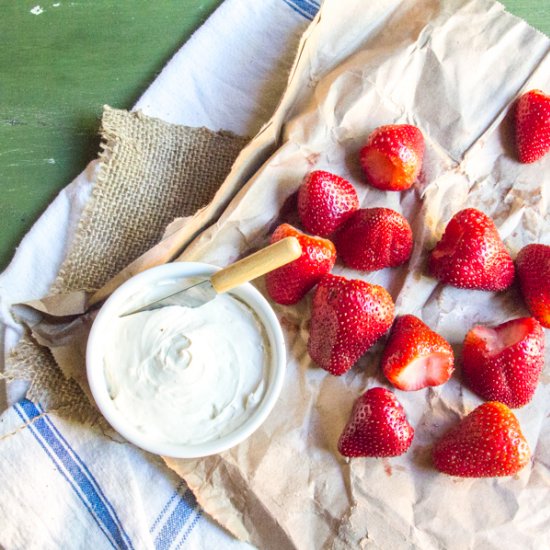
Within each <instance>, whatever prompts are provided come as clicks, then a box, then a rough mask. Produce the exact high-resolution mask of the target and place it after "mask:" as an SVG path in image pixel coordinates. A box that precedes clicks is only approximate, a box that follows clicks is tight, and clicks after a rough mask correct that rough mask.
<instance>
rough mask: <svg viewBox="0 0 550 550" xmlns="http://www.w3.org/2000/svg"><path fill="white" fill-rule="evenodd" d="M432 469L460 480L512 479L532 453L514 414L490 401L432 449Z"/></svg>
mask: <svg viewBox="0 0 550 550" xmlns="http://www.w3.org/2000/svg"><path fill="white" fill-rule="evenodd" d="M432 456H433V461H434V465H435V467H436V468H437V469H438V470H439V471H440V472H443V473H445V474H449V475H452V476H460V477H496V476H511V475H513V474H515V473H516V472H519V470H521V469H522V468H523V467H524V466H525V465H526V464H527V462H529V458H530V456H531V453H530V451H529V446H528V445H527V441H525V438H524V437H523V434H522V433H521V428H520V426H519V422H518V420H517V418H516V417H515V416H514V413H513V412H512V411H511V410H510V409H509V408H508V407H507V406H506V405H504V404H503V403H499V402H497V401H490V402H489V403H483V405H480V406H479V407H477V408H476V409H474V410H473V411H472V412H471V413H470V414H469V415H468V416H466V417H465V418H463V419H462V421H461V422H460V423H459V424H457V425H456V426H454V427H453V428H451V429H450V430H449V431H448V432H447V433H446V434H445V435H444V436H443V437H442V438H441V439H440V440H439V441H437V442H436V444H435V445H434V448H433V454H432Z"/></svg>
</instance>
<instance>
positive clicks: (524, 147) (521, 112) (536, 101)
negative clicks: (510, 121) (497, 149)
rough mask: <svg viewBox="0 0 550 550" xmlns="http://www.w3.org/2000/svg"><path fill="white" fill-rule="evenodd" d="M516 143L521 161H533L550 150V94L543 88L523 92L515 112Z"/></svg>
mask: <svg viewBox="0 0 550 550" xmlns="http://www.w3.org/2000/svg"><path fill="white" fill-rule="evenodd" d="M515 126H516V145H517V149H518V158H519V161H520V162H523V163H531V162H535V161H537V160H539V159H540V158H542V157H543V156H544V155H546V153H548V151H550V96H548V95H546V94H545V93H544V92H542V91H541V90H531V91H529V92H527V93H525V94H523V95H522V96H521V97H520V98H519V100H518V102H517V105H516V112H515Z"/></svg>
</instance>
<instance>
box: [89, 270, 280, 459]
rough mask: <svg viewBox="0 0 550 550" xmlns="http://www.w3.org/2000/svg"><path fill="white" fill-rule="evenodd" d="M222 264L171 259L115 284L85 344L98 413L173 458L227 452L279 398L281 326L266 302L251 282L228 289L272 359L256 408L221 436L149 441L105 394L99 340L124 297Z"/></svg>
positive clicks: (133, 438) (139, 444)
mask: <svg viewBox="0 0 550 550" xmlns="http://www.w3.org/2000/svg"><path fill="white" fill-rule="evenodd" d="M220 269H221V268H220V267H218V266H215V265H212V264H207V263H203V262H173V263H169V264H163V265H160V266H156V267H152V268H150V269H147V270H145V271H143V272H141V273H139V274H137V275H135V276H133V277H132V278H130V279H129V280H127V281H126V282H124V283H123V284H122V285H121V286H120V287H118V288H117V289H116V290H115V291H114V292H113V293H112V294H111V296H109V298H108V299H107V300H106V301H105V303H104V304H103V305H102V307H101V308H100V310H99V312H98V313H97V316H96V317H95V319H94V322H93V324H92V328H91V330H90V334H89V336H88V342H87V344H86V376H87V379H88V384H89V386H90V391H91V393H92V396H93V398H94V401H95V403H96V405H97V407H98V408H99V410H100V412H101V414H102V415H103V416H104V418H105V419H106V420H107V422H108V423H109V424H110V425H111V426H112V428H114V430H115V431H116V432H118V433H119V434H120V435H121V436H122V437H124V438H125V439H126V440H127V441H129V442H130V443H133V444H134V445H136V446H137V447H139V448H141V449H143V450H145V451H149V452H151V453H154V454H157V455H161V456H168V457H172V458H199V457H205V456H210V455H213V454H217V453H220V452H223V451H226V450H228V449H230V448H231V447H234V446H235V445H237V444H239V443H241V442H243V441H244V440H245V439H247V438H248V437H249V436H250V435H252V433H253V432H254V431H256V430H257V429H258V428H259V427H260V426H261V424H262V423H263V422H264V421H265V420H266V418H267V416H268V415H269V413H270V412H271V410H272V409H273V407H274V406H275V403H276V402H277V400H278V398H279V395H280V393H281V390H282V387H283V382H284V376H285V371H286V348H285V341H284V336H283V331H282V328H281V325H280V323H279V320H278V319H277V316H276V315H275V313H274V311H273V309H272V307H271V305H270V304H269V302H268V301H267V300H266V299H265V297H264V296H263V295H262V294H261V293H260V291H259V290H258V289H256V288H255V287H254V286H253V285H252V284H250V283H245V284H243V285H240V286H239V287H237V288H235V289H234V290H232V291H231V294H233V295H234V296H235V297H237V298H239V299H241V300H243V301H244V302H245V303H246V304H247V305H248V306H249V307H250V308H252V310H253V311H254V312H255V313H256V315H257V316H258V318H259V319H260V321H261V323H262V325H263V326H264V329H265V331H266V335H267V339H268V342H269V345H270V364H269V372H268V375H267V379H266V392H265V394H264V396H263V398H262V400H261V401H260V404H259V406H258V408H257V409H256V410H255V411H254V412H253V414H252V415H251V416H250V417H249V418H248V419H247V420H245V422H244V423H243V424H241V425H240V426H239V427H237V428H236V429H235V430H233V431H231V432H230V433H228V434H226V435H224V436H222V437H221V438H219V439H215V440H210V441H206V442H204V443H198V444H196V445H193V444H185V445H183V444H177V443H168V442H157V441H151V440H150V439H149V438H148V437H147V436H146V435H145V434H143V432H140V431H139V430H138V429H137V428H136V427H135V426H134V425H133V424H132V423H131V422H130V421H128V420H127V419H126V418H125V417H124V415H123V414H122V413H121V412H120V411H119V410H118V409H117V408H116V407H115V406H114V403H113V401H112V399H111V397H110V396H109V392H108V389H107V384H106V380H105V374H104V370H103V364H102V362H103V354H102V347H103V346H102V343H103V341H104V338H105V336H106V331H108V330H107V327H108V325H109V322H108V321H109V319H112V318H113V316H114V315H119V314H120V312H121V309H122V308H121V306H122V304H123V302H124V301H125V300H127V299H128V298H130V297H131V296H132V295H133V294H135V292H136V291H138V290H139V289H142V288H143V286H145V285H147V284H151V283H154V282H158V281H160V280H162V279H173V278H176V277H195V276H203V275H206V276H207V275H211V274H213V273H215V272H216V271H218V270H220Z"/></svg>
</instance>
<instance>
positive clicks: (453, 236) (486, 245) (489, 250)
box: [428, 208, 514, 291]
mask: <svg viewBox="0 0 550 550" xmlns="http://www.w3.org/2000/svg"><path fill="white" fill-rule="evenodd" d="M428 265H429V270H430V272H431V273H432V275H433V276H434V277H435V278H436V279H439V280H440V281H442V282H443V283H447V284H449V285H453V286H456V287H458V288H471V289H477V290H494V291H500V290H504V289H506V288H508V287H509V286H510V285H511V284H512V281H513V280H514V262H513V261H512V258H511V257H510V254H509V253H508V251H507V250H506V248H505V246H504V243H503V242H502V241H501V239H500V236H499V234H498V231H497V228H496V227H495V224H494V223H493V220H491V218H489V217H488V216H487V215H485V214H484V213H483V212H480V211H479V210H476V209H475V208H466V209H465V210H461V211H460V212H458V213H457V214H455V215H454V216H453V217H452V218H451V220H450V221H449V223H448V224H447V227H446V229H445V232H444V233H443V237H441V240H440V241H439V242H438V243H437V245H436V246H435V248H434V249H433V250H432V252H431V253H430V257H429V261H428Z"/></svg>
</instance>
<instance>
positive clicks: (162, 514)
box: [149, 481, 185, 534]
mask: <svg viewBox="0 0 550 550" xmlns="http://www.w3.org/2000/svg"><path fill="white" fill-rule="evenodd" d="M183 487H185V482H184V481H181V482H180V484H179V485H178V486H177V487H176V490H175V491H174V492H173V493H172V496H171V497H170V498H169V499H168V502H167V503H166V504H165V505H164V506H163V507H162V510H161V511H160V512H159V515H158V516H157V519H155V521H154V522H153V525H151V528H150V529H149V533H151V534H153V533H154V532H155V530H156V528H157V525H158V524H159V523H160V522H161V521H162V519H163V518H164V515H165V514H166V511H167V510H168V508H170V505H171V504H172V502H174V500H175V499H176V497H177V496H180V497H181V495H180V491H181V490H182V489H183Z"/></svg>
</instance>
